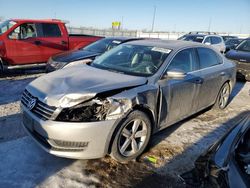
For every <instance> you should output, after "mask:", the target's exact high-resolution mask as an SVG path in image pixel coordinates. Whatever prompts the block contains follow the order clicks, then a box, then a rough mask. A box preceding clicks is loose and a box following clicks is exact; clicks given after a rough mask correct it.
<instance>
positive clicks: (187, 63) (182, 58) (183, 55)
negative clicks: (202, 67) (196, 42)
mask: <svg viewBox="0 0 250 188" xmlns="http://www.w3.org/2000/svg"><path fill="white" fill-rule="evenodd" d="M171 69H172V70H173V69H177V70H182V71H184V72H185V73H188V72H192V71H194V70H196V69H197V63H196V58H195V56H194V50H193V49H192V48H190V49H185V50H182V51H180V52H178V53H177V54H176V55H175V57H174V58H173V60H172V61H171V63H170V64H169V66H168V70H171Z"/></svg>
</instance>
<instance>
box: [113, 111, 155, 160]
mask: <svg viewBox="0 0 250 188" xmlns="http://www.w3.org/2000/svg"><path fill="white" fill-rule="evenodd" d="M115 134H116V135H115V138H114V141H113V143H112V148H111V154H110V155H111V157H112V158H113V159H115V160H116V161H118V162H121V163H126V162H128V161H130V160H133V159H136V158H137V157H138V156H139V155H141V154H142V152H143V151H144V149H145V148H146V146H147V144H148V142H149V139H150V136H151V122H150V120H149V118H148V116H147V115H146V114H145V113H143V112H141V111H138V110H135V111H133V112H131V113H130V114H129V115H128V117H127V118H126V120H125V121H124V122H123V123H121V125H120V126H119V128H118V130H117V132H116V133H115Z"/></svg>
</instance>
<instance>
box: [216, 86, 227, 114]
mask: <svg viewBox="0 0 250 188" xmlns="http://www.w3.org/2000/svg"><path fill="white" fill-rule="evenodd" d="M229 96H230V86H229V84H228V83H227V82H226V83H225V84H224V85H223V86H222V87H221V89H220V91H219V94H218V96H217V99H216V102H215V104H214V107H215V108H216V109H221V110H222V109H224V108H226V106H227V104H228V100H229Z"/></svg>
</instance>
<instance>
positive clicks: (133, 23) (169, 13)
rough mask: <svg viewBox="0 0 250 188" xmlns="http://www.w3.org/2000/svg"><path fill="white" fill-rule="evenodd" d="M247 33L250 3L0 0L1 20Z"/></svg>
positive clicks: (236, 0)
mask: <svg viewBox="0 0 250 188" xmlns="http://www.w3.org/2000/svg"><path fill="white" fill-rule="evenodd" d="M154 6H156V17H155V30H158V31H173V30H175V31H186V32H187V31H194V30H202V31H204V30H205V31H207V30H208V28H209V22H210V30H211V31H217V32H233V33H250V0H103V1H101V0H71V1H69V0H61V1H60V0H40V1H38V0H11V1H10V0H0V7H1V11H0V17H3V18H4V19H8V18H35V19H36V18H39V19H40V18H58V19H63V20H68V21H69V22H70V25H73V26H86V27H96V28H109V27H111V23H112V21H123V27H124V28H126V29H139V30H141V29H147V30H150V29H151V27H152V20H153V12H154Z"/></svg>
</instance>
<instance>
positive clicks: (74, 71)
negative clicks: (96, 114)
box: [26, 65, 147, 108]
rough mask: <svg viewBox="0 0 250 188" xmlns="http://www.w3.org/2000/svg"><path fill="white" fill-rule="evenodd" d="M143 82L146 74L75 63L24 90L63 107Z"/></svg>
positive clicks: (47, 102)
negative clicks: (111, 70)
mask: <svg viewBox="0 0 250 188" xmlns="http://www.w3.org/2000/svg"><path fill="white" fill-rule="evenodd" d="M146 82H147V78H145V77H137V76H130V75H125V74H120V73H115V72H110V71H107V70H102V69H98V68H94V67H91V66H89V65H77V66H72V67H69V68H64V69H61V70H59V71H55V72H52V73H49V74H46V75H44V76H41V77H39V78H37V79H36V80H34V81H33V82H31V83H30V84H29V85H28V86H27V87H26V89H27V90H28V91H29V92H30V93H31V94H32V95H33V96H35V97H37V98H38V99H39V100H41V101H42V102H44V103H46V104H48V105H50V106H55V107H62V108H65V107H71V106H74V105H76V104H79V103H81V102H84V101H86V100H88V99H91V98H93V97H95V95H96V94H98V93H101V92H105V91H111V90H114V89H121V88H125V87H133V86H138V85H143V84H145V83H146Z"/></svg>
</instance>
